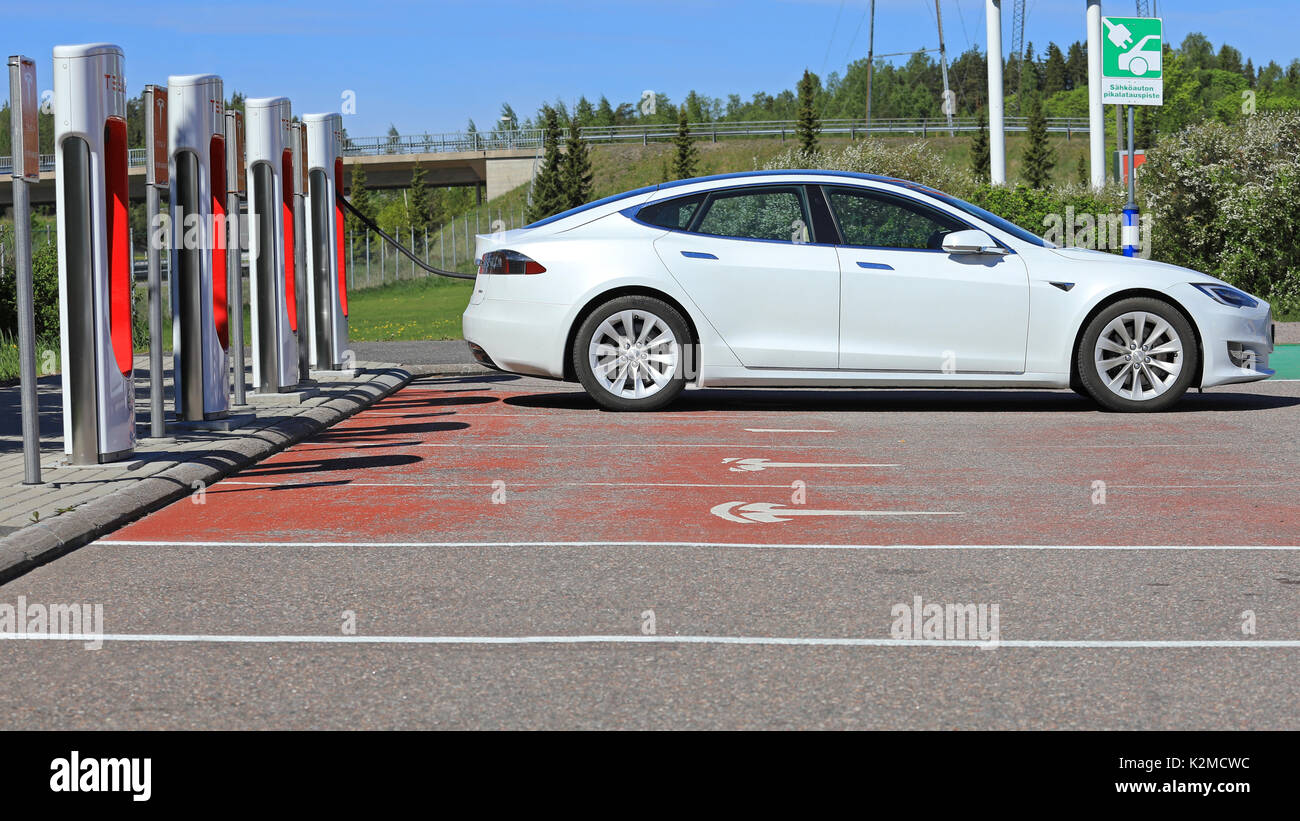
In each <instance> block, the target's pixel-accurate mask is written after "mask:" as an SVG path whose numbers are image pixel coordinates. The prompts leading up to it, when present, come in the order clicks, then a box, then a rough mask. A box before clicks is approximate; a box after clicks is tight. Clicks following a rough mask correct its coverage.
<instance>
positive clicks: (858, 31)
mask: <svg viewBox="0 0 1300 821" xmlns="http://www.w3.org/2000/svg"><path fill="white" fill-rule="evenodd" d="M869 11H871V3H870V0H868V2H867V7H866V8H865V9H863V10H862V19H861V20H859V21H858V27H857V28H856V29H854V31H853V39H852V40H850V41H849V50H848V51H846V52H844V64H845V65H848V63H849V58H850V57H852V56H853V47H854V46H855V45H857V43H858V35H859V34H861V33H862V24H863V23H865V22H867V13H868V12H869Z"/></svg>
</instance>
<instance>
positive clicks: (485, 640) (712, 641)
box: [0, 633, 1300, 650]
mask: <svg viewBox="0 0 1300 821" xmlns="http://www.w3.org/2000/svg"><path fill="white" fill-rule="evenodd" d="M4 639H8V640H10V641H73V642H95V641H103V642H143V643H152V644H164V643H166V644H464V645H482V644H488V645H527V644H553V645H565V644H569V645H572V644H700V645H733V646H734V645H741V646H784V647H928V648H953V647H960V648H963V649H966V650H979V649H993V648H995V647H996V648H1008V649H1011V648H1029V649H1034V648H1038V649H1065V650H1075V649H1080V650H1081V649H1098V650H1115V649H1130V648H1133V649H1152V650H1155V649H1171V650H1179V649H1208V648H1233V649H1237V648H1248V649H1300V640H1263V639H1259V640H1257V639H1242V640H1240V641H1236V640H1195V639H1190V640H1180V639H1173V640H1167V641H1160V640H1142V639H1135V640H1124V639H1118V640H1101V639H998V640H996V642H982V641H962V640H946V639H867V638H835V637H824V638H822V637H801V636H641V635H630V636H622V635H579V636H344V635H339V636H306V635H304V636H294V635H281V636H250V635H236V634H203V633H195V634H183V633H106V634H104V635H102V636H96V635H91V634H44V633H39V634H32V633H21V634H14V633H0V640H4Z"/></svg>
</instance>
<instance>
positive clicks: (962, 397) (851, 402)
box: [502, 389, 1300, 413]
mask: <svg viewBox="0 0 1300 821" xmlns="http://www.w3.org/2000/svg"><path fill="white" fill-rule="evenodd" d="M502 401H503V402H504V403H505V404H507V405H513V406H515V407H521V408H549V409H552V410H598V409H599V408H598V406H597V405H596V403H595V402H594V401H592V400H591V398H590V397H588V396H587V394H585V393H582V392H580V391H567V392H564V393H540V394H530V395H527V396H512V397H508V398H506V399H504V400H502ZM1295 405H1300V397H1294V396H1275V395H1269V394H1258V393H1189V394H1187V395H1186V396H1185V397H1183V399H1182V401H1180V402H1179V403H1178V404H1177V405H1175V406H1174V407H1173V409H1172V410H1170V411H1168V412H1169V413H1198V412H1205V411H1252V410H1253V411H1259V410H1272V409H1275V408H1286V407H1292V406H1295ZM746 410H753V411H772V410H790V411H821V412H846V413H852V412H859V413H860V412H875V413H915V412H918V411H928V412H938V413H984V412H1006V411H1010V412H1015V411H1029V412H1038V413H1043V412H1066V413H1105V412H1106V411H1104V410H1103V409H1102V408H1100V407H1099V406H1098V405H1097V404H1096V403H1095V402H1093V401H1092V400H1091V399H1084V398H1083V397H1081V396H1078V395H1076V394H1074V393H1072V392H1067V391H988V390H925V391H917V390H893V389H878V390H771V391H759V390H743V389H728V390H699V391H686V392H685V393H683V394H682V395H681V396H680V397H678V399H677V401H675V402H674V403H673V404H672V405H670V406H669V407H667V408H664V409H663V410H660V411H656V413H698V412H701V411H746Z"/></svg>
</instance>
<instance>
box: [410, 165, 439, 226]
mask: <svg viewBox="0 0 1300 821" xmlns="http://www.w3.org/2000/svg"><path fill="white" fill-rule="evenodd" d="M425 176H426V172H425V170H424V167H423V166H421V165H420V164H419V163H416V164H415V168H414V169H412V171H411V190H410V191H409V192H408V193H409V195H410V196H409V199H408V200H407V205H406V224H407V225H409V226H410V227H412V228H414V229H415V232H416V233H417V234H418V233H422V232H423V231H424V230H425V229H427V228H428V227H429V226H430V224H431V223H432V222H433V198H432V197H431V196H430V193H429V184H428V183H427V182H425Z"/></svg>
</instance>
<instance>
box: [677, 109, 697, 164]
mask: <svg viewBox="0 0 1300 821" xmlns="http://www.w3.org/2000/svg"><path fill="white" fill-rule="evenodd" d="M673 145H674V146H675V147H676V149H677V151H676V155H675V156H674V158H673V167H672V177H673V179H678V180H685V179H689V178H691V177H694V176H695V174H696V166H697V165H698V163H699V152H698V151H696V148H695V141H694V140H693V139H691V126H690V124H689V123H688V122H687V121H686V107H685V106H683V107H682V109H681V111H679V112H677V137H676V139H674V140H673Z"/></svg>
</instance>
